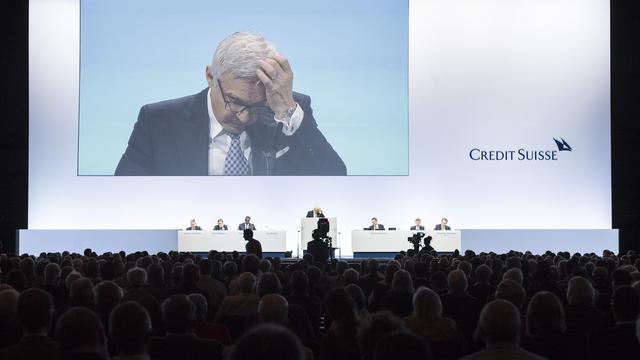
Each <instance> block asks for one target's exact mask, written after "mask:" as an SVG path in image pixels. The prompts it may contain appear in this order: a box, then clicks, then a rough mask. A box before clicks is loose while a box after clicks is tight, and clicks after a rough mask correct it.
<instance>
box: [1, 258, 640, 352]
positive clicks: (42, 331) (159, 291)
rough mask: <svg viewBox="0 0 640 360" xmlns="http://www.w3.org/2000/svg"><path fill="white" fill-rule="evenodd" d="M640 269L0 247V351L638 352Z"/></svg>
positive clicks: (609, 261) (584, 261)
mask: <svg viewBox="0 0 640 360" xmlns="http://www.w3.org/2000/svg"><path fill="white" fill-rule="evenodd" d="M638 267H640V257H639V256H638V255H636V254H634V253H630V254H626V255H614V254H611V253H609V252H606V253H604V254H603V256H596V255H595V254H584V255H581V254H574V255H571V254H568V253H557V254H554V253H550V252H547V253H545V254H541V255H533V254H530V253H518V252H510V253H507V254H494V253H489V254H485V253H482V254H475V253H473V252H471V251H467V252H465V254H459V253H457V252H455V253H454V254H452V255H440V256H439V255H438V254H436V253H435V252H433V253H431V254H422V255H421V256H420V257H418V255H416V254H414V253H412V252H407V253H404V252H401V253H399V254H398V255H397V256H396V258H395V259H394V260H390V261H387V262H384V263H380V262H379V261H377V260H374V259H370V260H367V261H362V262H360V263H357V262H354V263H352V264H349V263H348V262H345V261H332V262H331V263H327V264H322V263H318V262H315V261H314V259H313V258H312V256H310V255H307V256H305V258H304V259H303V260H301V261H299V262H292V263H290V264H283V263H282V261H281V260H280V259H279V258H267V259H263V260H259V259H258V258H257V257H255V256H253V255H247V256H240V255H238V254H225V253H219V252H215V251H211V252H210V253H209V254H208V256H207V257H205V258H201V257H199V256H194V255H193V254H188V253H182V254H180V253H176V252H171V253H168V254H166V253H159V254H156V255H149V254H147V253H146V252H138V253H133V254H125V253H124V252H120V253H113V254H112V253H106V254H102V255H97V254H95V253H93V252H91V250H89V249H88V250H87V251H85V253H84V254H82V255H80V254H69V253H67V252H63V253H54V254H44V253H43V254H40V255H39V256H29V255H23V256H20V257H18V256H11V255H6V254H2V255H0V358H1V359H35V358H40V359H42V358H45V359H46V358H52V359H60V358H68V359H91V358H100V359H108V358H111V357H113V358H117V359H129V358H131V359H149V358H151V359H176V358H178V359H179V358H185V359H186V358H189V359H200V358H202V359H222V358H230V359H249V358H258V357H259V358H265V357H267V358H274V359H275V358H278V359H289V358H291V359H313V358H319V359H388V358H391V357H392V356H400V357H402V358H407V359H411V358H416V359H418V358H419V359H431V358H433V359H458V358H470V359H488V358H505V359H506V358H522V359H538V358H550V359H585V358H590V359H605V358H612V359H613V358H616V359H617V358H620V359H623V358H633V357H634V356H637V354H638V353H640V328H638V329H636V327H640V321H639V320H638V313H639V311H640V305H639V303H640V272H638ZM265 354H269V355H265Z"/></svg>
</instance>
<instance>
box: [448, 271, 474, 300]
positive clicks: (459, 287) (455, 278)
mask: <svg viewBox="0 0 640 360" xmlns="http://www.w3.org/2000/svg"><path fill="white" fill-rule="evenodd" d="M447 284H448V286H449V294H451V295H453V296H466V295H467V286H468V285H469V283H468V281H467V275H466V274H465V273H464V271H462V270H453V271H451V272H450V273H449V275H448V276H447Z"/></svg>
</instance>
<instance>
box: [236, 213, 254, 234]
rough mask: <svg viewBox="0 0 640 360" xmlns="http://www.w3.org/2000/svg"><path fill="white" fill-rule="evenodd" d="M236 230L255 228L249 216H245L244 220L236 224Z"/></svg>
mask: <svg viewBox="0 0 640 360" xmlns="http://www.w3.org/2000/svg"><path fill="white" fill-rule="evenodd" d="M238 230H254V231H255V230H256V226H255V225H254V224H252V223H251V217H250V216H248V215H247V216H245V217H244V222H243V223H241V224H240V225H238Z"/></svg>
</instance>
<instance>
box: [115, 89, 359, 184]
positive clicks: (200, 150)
mask: <svg viewBox="0 0 640 360" xmlns="http://www.w3.org/2000/svg"><path fill="white" fill-rule="evenodd" d="M207 90H208V89H204V90H202V91H201V92H199V93H197V94H195V95H190V96H186V97H183V98H179V99H173V100H167V101H162V102H159V103H155V104H147V105H144V106H143V107H142V108H141V109H140V113H139V115H138V121H137V122H136V124H135V126H134V128H133V132H132V133H131V137H130V138H129V144H128V146H127V149H126V150H125V152H124V154H123V155H122V158H121V159H120V162H119V163H118V167H117V168H116V171H115V175H208V173H209V160H208V159H209V127H210V121H209V114H208V110H207ZM293 98H294V100H295V101H296V102H297V103H298V104H299V106H300V107H302V110H303V111H304V118H303V120H302V123H301V124H300V127H299V128H298V129H297V130H296V132H295V134H294V135H292V136H285V135H284V134H277V141H276V146H275V147H276V150H277V151H280V150H282V149H285V148H286V147H287V146H288V147H289V150H288V151H287V152H286V153H285V154H284V155H282V156H280V157H279V158H277V159H275V161H274V164H273V169H272V171H271V174H272V175H346V174H347V170H346V167H345V165H344V162H343V161H342V159H341V158H340V156H339V155H338V154H337V153H336V152H335V151H334V150H333V148H332V147H331V145H330V144H329V143H328V142H327V139H325V137H324V136H323V135H322V133H321V132H320V130H319V129H318V124H316V121H315V119H314V118H313V111H312V110H311V98H310V97H309V96H307V95H303V94H298V93H294V94H293ZM276 128H277V123H276V121H275V120H274V119H273V112H272V111H270V110H268V111H265V112H264V113H263V114H260V119H259V120H258V121H256V123H255V124H253V125H251V126H249V127H247V128H246V130H245V131H246V132H247V135H248V136H249V138H250V139H251V165H252V171H253V175H268V172H267V160H266V156H265V154H264V152H265V151H266V152H269V151H270V150H271V149H269V147H270V145H271V142H272V139H273V136H274V134H276Z"/></svg>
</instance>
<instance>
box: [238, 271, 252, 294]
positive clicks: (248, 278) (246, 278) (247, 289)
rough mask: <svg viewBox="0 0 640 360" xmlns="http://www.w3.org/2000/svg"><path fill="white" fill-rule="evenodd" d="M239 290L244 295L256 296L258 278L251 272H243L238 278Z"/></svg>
mask: <svg viewBox="0 0 640 360" xmlns="http://www.w3.org/2000/svg"><path fill="white" fill-rule="evenodd" d="M238 288H239V289H240V293H242V294H254V293H255V290H256V277H255V276H254V275H253V274H252V273H250V272H243V273H242V274H240V276H238Z"/></svg>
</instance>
